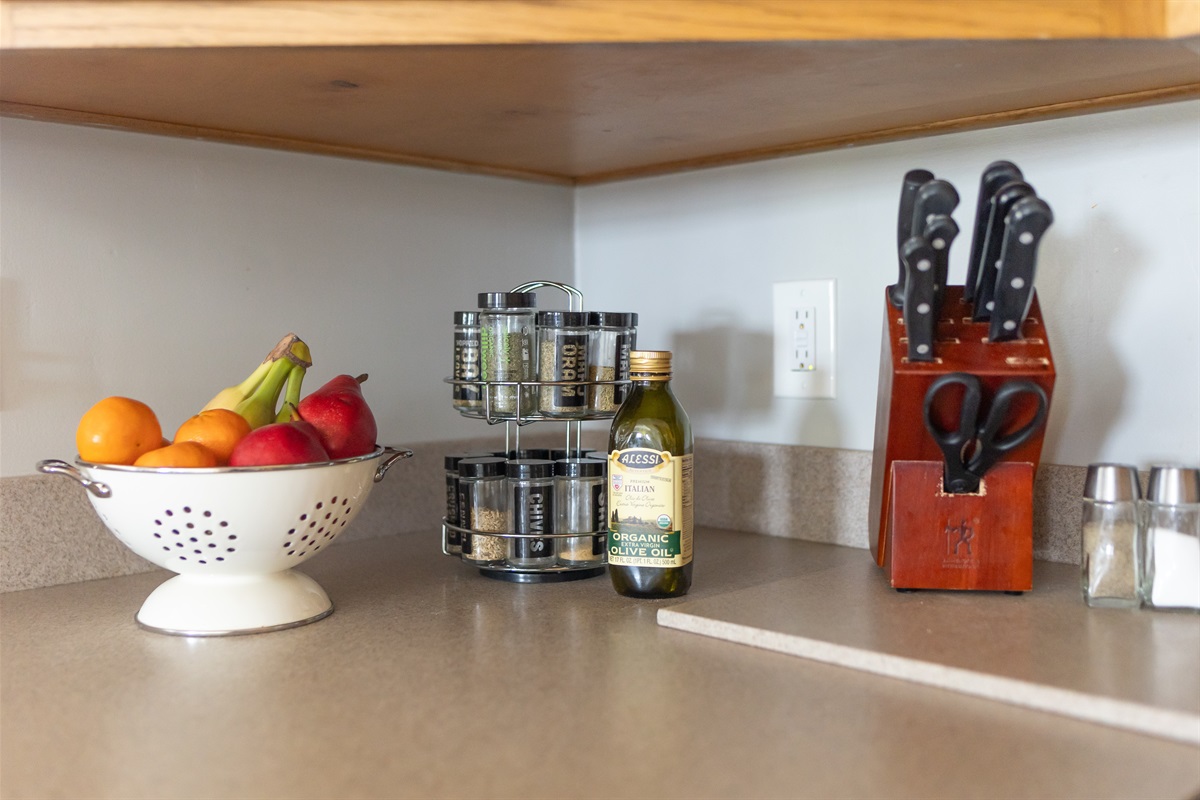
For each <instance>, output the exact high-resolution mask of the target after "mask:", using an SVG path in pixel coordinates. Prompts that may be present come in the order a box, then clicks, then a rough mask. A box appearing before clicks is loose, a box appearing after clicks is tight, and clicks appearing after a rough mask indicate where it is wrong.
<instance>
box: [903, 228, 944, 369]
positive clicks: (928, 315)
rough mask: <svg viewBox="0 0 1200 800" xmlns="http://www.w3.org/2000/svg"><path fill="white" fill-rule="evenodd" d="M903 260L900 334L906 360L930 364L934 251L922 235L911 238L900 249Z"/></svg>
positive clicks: (933, 322) (931, 354) (932, 323)
mask: <svg viewBox="0 0 1200 800" xmlns="http://www.w3.org/2000/svg"><path fill="white" fill-rule="evenodd" d="M900 254H901V256H902V257H903V258H904V266H905V280H904V306H903V309H904V310H903V316H904V332H905V335H906V336H907V337H908V360H909V361H933V360H934V356H933V337H934V333H935V331H936V330H937V320H936V318H935V306H936V303H937V298H936V293H937V290H936V277H937V275H936V267H935V263H936V260H937V255H936V251H935V250H934V249H933V245H931V244H930V243H929V242H927V241H925V237H923V236H912V237H910V238H909V239H908V241H906V242H905V243H904V246H903V247H902V248H900Z"/></svg>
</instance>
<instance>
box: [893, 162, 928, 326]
mask: <svg viewBox="0 0 1200 800" xmlns="http://www.w3.org/2000/svg"><path fill="white" fill-rule="evenodd" d="M931 180H933V173H932V172H930V171H929V170H927V169H910V170H909V171H908V172H906V173H904V183H903V184H902V185H901V186H900V215H899V217H898V219H897V221H896V257H897V260H898V261H899V265H900V275H899V277H898V278H896V283H894V284H893V285H891V286H889V287H888V301H889V302H891V304H892V305H893V306H895V307H896V308H899V307H900V304H901V303H902V302H903V301H904V257H903V256H902V255H900V248H902V247H904V243H905V242H906V241H908V237H910V236H912V235H913V234H914V233H920V231H914V230H913V228H912V220H913V206H914V205H915V204H916V202H917V190H918V189H920V188H921V186H922V185H924V184H926V183H928V182H929V181H931Z"/></svg>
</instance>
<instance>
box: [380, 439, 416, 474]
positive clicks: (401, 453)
mask: <svg viewBox="0 0 1200 800" xmlns="http://www.w3.org/2000/svg"><path fill="white" fill-rule="evenodd" d="M383 452H384V454H385V455H387V458H385V459H384V460H383V461H381V462H380V463H379V466H378V467H376V468H375V483H379V482H380V481H381V480H383V476H384V475H386V474H387V471H388V468H389V467H391V466H392V464H395V463H396V462H397V461H399V460H400V459H402V458H412V454H413V451H412V450H408V449H405V448H402V447H387V446H386V445H385V446H384V448H383Z"/></svg>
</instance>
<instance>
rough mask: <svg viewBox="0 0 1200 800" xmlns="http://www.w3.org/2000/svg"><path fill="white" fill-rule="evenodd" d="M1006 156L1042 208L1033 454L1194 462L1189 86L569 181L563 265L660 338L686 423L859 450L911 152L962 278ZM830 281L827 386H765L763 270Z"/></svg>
mask: <svg viewBox="0 0 1200 800" xmlns="http://www.w3.org/2000/svg"><path fill="white" fill-rule="evenodd" d="M1001 158H1005V159H1009V160H1012V161H1015V162H1016V163H1017V164H1018V165H1020V166H1021V168H1022V169H1023V170H1024V172H1025V174H1026V177H1027V178H1028V180H1029V181H1030V183H1032V184H1033V185H1034V187H1035V188H1036V189H1037V191H1038V193H1039V194H1040V195H1041V196H1042V197H1044V198H1045V199H1046V200H1047V201H1048V202H1049V203H1050V204H1051V206H1052V207H1053V209H1054V213H1055V218H1056V220H1055V223H1054V226H1053V227H1052V228H1051V229H1050V231H1049V232H1048V233H1047V235H1046V237H1045V239H1044V240H1043V243H1042V247H1041V259H1040V265H1039V272H1038V292H1039V297H1040V300H1041V305H1042V310H1043V313H1044V316H1045V317H1046V324H1047V328H1048V331H1049V333H1050V343H1051V346H1052V349H1053V353H1054V356H1055V362H1056V366H1057V369H1058V376H1059V377H1058V383H1057V387H1056V391H1055V398H1054V405H1053V409H1052V412H1051V418H1050V424H1049V428H1048V430H1047V447H1046V450H1045V452H1044V459H1045V460H1046V461H1047V462H1048V463H1056V464H1076V465H1082V464H1087V463H1090V462H1093V461H1099V460H1121V461H1128V462H1132V463H1136V464H1140V465H1143V466H1145V465H1147V464H1149V463H1151V462H1155V461H1186V462H1190V463H1200V312H1198V309H1200V233H1198V231H1200V102H1194V101H1193V102H1185V103H1175V104H1169V105H1160V106H1154V107H1148V108H1143V109H1134V110H1125V111H1116V112H1108V113H1102V114H1094V115H1089V116H1083V117H1075V118H1071V119H1063V120H1052V121H1044V122H1034V123H1028V124H1024V125H1019V126H1010V127H1003V128H996V129H992V130H986V131H978V132H968V133H957V134H950V135H943V136H937V137H932V138H924V139H915V140H910V141H904V142H898V143H891V144H881V145H873V146H867V147H859V148H852V149H844V150H839V151H835V152H827V153H817V154H810V155H804V156H798V157H794V158H787V159H780V160H774V161H768V162H762V163H757V164H750V165H743V166H736V167H728V168H721V169H711V170H705V171H698V172H692V173H686V174H678V175H671V176H666V177H659V178H649V179H643V180H637V181H628V182H623V183H616V184H607V185H599V186H595V187H588V188H583V189H581V190H580V191H579V192H578V193H577V196H576V223H575V225H576V244H575V246H576V275H577V281H578V286H579V287H580V289H581V290H582V291H583V292H584V294H585V296H586V297H587V298H588V304H589V306H590V307H592V308H601V307H603V308H612V309H613V310H626V309H627V310H632V311H636V312H638V313H639V314H640V317H641V319H640V323H641V324H640V328H639V346H642V347H647V348H667V349H672V350H674V351H676V357H677V361H678V376H677V379H676V381H675V383H676V389H677V394H679V395H680V397H681V399H682V400H683V402H684V405H685V407H686V408H687V409H688V411H689V413H690V416H691V418H692V422H693V425H694V427H695V430H696V433H697V434H698V435H703V436H707V437H713V438H718V439H728V440H738V441H748V442H770V443H780V444H807V445H816V446H828V447H844V448H851V449H858V450H870V449H871V448H872V439H873V425H874V417H875V400H876V384H877V379H878V366H879V354H880V342H881V338H882V320H883V307H882V303H883V299H882V298H883V289H884V287H885V286H886V285H888V284H890V283H892V282H894V281H895V279H896V244H895V230H896V207H897V203H898V200H899V187H900V181H901V178H902V176H903V175H904V173H905V172H906V171H907V170H909V169H913V168H916V167H923V168H926V169H929V170H931V171H933V172H934V173H935V174H936V175H937V176H938V177H942V178H946V179H948V180H950V181H951V182H952V183H953V184H954V185H955V186H956V187H957V189H958V191H959V194H960V196H961V197H962V204H961V205H960V206H959V210H958V211H957V212H956V213H955V220H956V221H957V222H958V224H959V227H960V228H961V229H962V230H963V233H962V234H961V235H960V238H959V239H958V241H957V242H956V243H955V246H954V249H953V251H952V256H951V282H952V283H962V281H963V279H964V276H965V274H966V260H967V254H968V252H969V249H970V239H971V234H970V231H971V228H972V225H973V222H972V220H973V216H974V208H975V199H976V195H977V192H978V185H979V174H980V172H981V171H982V170H983V168H984V167H985V166H986V165H987V164H988V163H989V162H991V161H994V160H996V159H1001ZM831 276H832V277H836V278H837V298H838V299H837V320H838V325H837V348H838V371H837V397H836V399H834V400H799V399H784V398H774V397H773V396H772V385H771V375H770V371H771V285H772V283H773V282H776V281H790V280H802V279H808V278H824V277H831Z"/></svg>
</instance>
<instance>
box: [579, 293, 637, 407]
mask: <svg viewBox="0 0 1200 800" xmlns="http://www.w3.org/2000/svg"><path fill="white" fill-rule="evenodd" d="M588 325H589V327H590V328H591V337H590V342H589V349H588V379H589V380H591V381H613V380H620V381H627V380H629V354H630V353H632V352H633V351H634V349H635V348H636V345H637V314H626V313H621V312H614V311H592V312H591V313H590V314H588ZM628 393H629V384H611V383H602V384H599V385H596V386H591V387H589V392H588V407H589V408H591V410H592V411H599V412H614V411H616V410H617V409H618V408H620V407H621V403H623V402H625V395H626V394H628Z"/></svg>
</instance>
